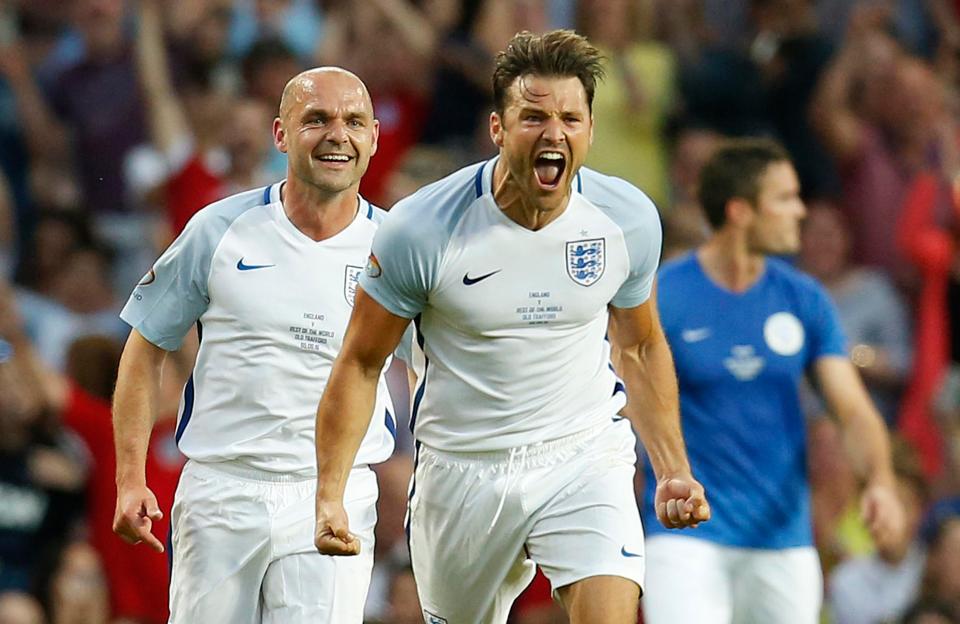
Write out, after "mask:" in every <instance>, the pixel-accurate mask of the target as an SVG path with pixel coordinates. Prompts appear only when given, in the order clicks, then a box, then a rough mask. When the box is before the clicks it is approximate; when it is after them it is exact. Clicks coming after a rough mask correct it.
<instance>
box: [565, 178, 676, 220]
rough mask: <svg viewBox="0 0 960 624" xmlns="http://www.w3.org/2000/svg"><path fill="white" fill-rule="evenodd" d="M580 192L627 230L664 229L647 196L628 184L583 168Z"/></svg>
mask: <svg viewBox="0 0 960 624" xmlns="http://www.w3.org/2000/svg"><path fill="white" fill-rule="evenodd" d="M578 177H579V183H578V187H579V188H578V191H579V193H580V194H581V195H583V196H584V197H585V198H586V199H587V200H588V201H589V202H590V203H592V204H594V205H595V206H597V207H598V208H600V209H601V210H602V211H603V212H604V213H605V214H607V216H609V217H610V218H611V219H612V220H613V221H614V222H615V223H617V225H619V226H620V227H621V228H622V229H624V230H633V229H636V228H638V227H639V228H644V227H652V226H655V227H656V228H657V229H659V228H660V214H659V213H658V212H657V207H656V205H655V204H654V203H653V200H651V199H650V198H649V197H648V196H647V194H646V193H644V192H643V191H641V190H640V189H638V188H637V187H636V186H634V185H633V184H630V183H629V182H627V181H626V180H623V179H621V178H617V177H615V176H608V175H604V174H602V173H600V172H598V171H594V170H593V169H589V168H587V167H581V168H580V173H579V174H578Z"/></svg>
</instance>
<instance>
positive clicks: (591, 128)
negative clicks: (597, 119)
mask: <svg viewBox="0 0 960 624" xmlns="http://www.w3.org/2000/svg"><path fill="white" fill-rule="evenodd" d="M587 145H593V113H590V142H589V143H588V144H587Z"/></svg>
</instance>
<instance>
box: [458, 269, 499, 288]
mask: <svg viewBox="0 0 960 624" xmlns="http://www.w3.org/2000/svg"><path fill="white" fill-rule="evenodd" d="M502 270H503V269H497V270H496V271H491V272H490V273H487V274H486V275H481V276H479V277H470V274H469V273H464V274H463V285H464V286H473V285H474V284H476V283H477V282H482V281H483V280H485V279H487V278H488V277H490V276H492V275H496V274H497V273H499V272H500V271H502Z"/></svg>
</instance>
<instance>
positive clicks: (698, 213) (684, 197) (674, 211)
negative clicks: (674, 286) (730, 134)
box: [661, 126, 723, 260]
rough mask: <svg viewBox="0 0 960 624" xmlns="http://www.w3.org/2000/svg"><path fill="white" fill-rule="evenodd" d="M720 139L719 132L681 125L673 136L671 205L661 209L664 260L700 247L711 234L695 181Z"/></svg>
mask: <svg viewBox="0 0 960 624" xmlns="http://www.w3.org/2000/svg"><path fill="white" fill-rule="evenodd" d="M722 139H723V137H722V136H721V135H720V134H718V133H716V132H714V131H712V130H710V129H708V128H701V127H698V126H684V127H681V128H680V129H679V131H678V133H677V137H676V139H674V147H673V157H672V160H671V163H670V195H671V199H672V205H671V206H669V208H668V207H664V208H662V209H661V212H662V213H663V259H664V260H666V259H668V258H673V257H675V256H678V255H680V254H682V253H684V252H686V251H689V250H691V249H694V248H695V247H699V246H700V245H701V244H703V243H705V242H706V240H707V238H708V237H709V236H710V232H711V228H710V224H709V223H708V222H707V218H706V216H705V215H704V213H703V208H702V207H701V206H700V202H699V200H698V199H697V181H698V180H699V179H700V170H701V169H702V168H703V165H704V163H706V162H707V160H709V159H710V156H712V155H713V151H714V150H715V149H716V148H717V145H719V144H720V141H721V140H722Z"/></svg>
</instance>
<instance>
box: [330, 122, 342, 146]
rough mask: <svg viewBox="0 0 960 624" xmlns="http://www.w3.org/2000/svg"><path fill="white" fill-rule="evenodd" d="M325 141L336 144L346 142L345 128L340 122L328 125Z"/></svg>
mask: <svg viewBox="0 0 960 624" xmlns="http://www.w3.org/2000/svg"><path fill="white" fill-rule="evenodd" d="M326 139H327V141H330V142H331V143H336V144H338V145H339V144H342V143H346V142H347V126H346V124H344V123H343V122H342V121H339V120H336V121H333V122H331V123H330V125H329V126H328V128H327V136H326Z"/></svg>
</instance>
